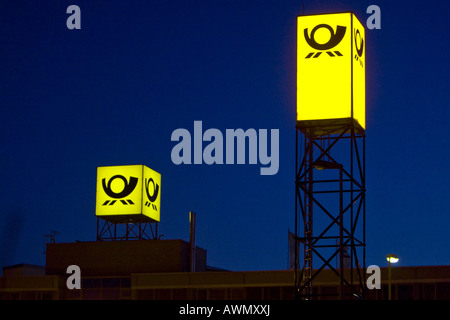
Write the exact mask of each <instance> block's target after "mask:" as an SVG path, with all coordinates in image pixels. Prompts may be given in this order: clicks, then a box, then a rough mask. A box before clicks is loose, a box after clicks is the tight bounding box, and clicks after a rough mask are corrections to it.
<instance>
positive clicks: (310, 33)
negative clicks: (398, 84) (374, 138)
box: [297, 12, 365, 130]
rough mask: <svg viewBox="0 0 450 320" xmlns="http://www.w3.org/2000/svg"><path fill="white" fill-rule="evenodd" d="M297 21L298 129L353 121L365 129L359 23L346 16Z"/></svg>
mask: <svg viewBox="0 0 450 320" xmlns="http://www.w3.org/2000/svg"><path fill="white" fill-rule="evenodd" d="M297 22H298V23H297V126H304V125H305V126H309V125H311V124H312V123H315V124H316V125H317V124H318V125H322V126H326V125H327V124H329V123H332V122H333V121H336V120H342V119H347V120H351V119H353V120H354V121H355V122H356V124H357V125H359V126H360V127H361V128H362V129H363V130H364V129H365V41H364V39H365V32H364V27H363V25H362V24H361V23H360V22H359V21H358V19H357V18H356V17H355V15H354V14H353V13H350V12H346V13H337V14H322V15H310V16H300V17H298V19H297ZM330 121H331V122H330Z"/></svg>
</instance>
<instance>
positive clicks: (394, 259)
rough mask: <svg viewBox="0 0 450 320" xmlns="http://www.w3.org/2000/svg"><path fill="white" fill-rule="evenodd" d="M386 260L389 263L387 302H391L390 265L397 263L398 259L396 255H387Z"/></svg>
mask: <svg viewBox="0 0 450 320" xmlns="http://www.w3.org/2000/svg"><path fill="white" fill-rule="evenodd" d="M386 259H387V261H388V262H389V269H388V274H389V276H388V291H389V300H391V263H397V262H398V260H399V259H398V256H397V255H396V254H388V255H387V256H386Z"/></svg>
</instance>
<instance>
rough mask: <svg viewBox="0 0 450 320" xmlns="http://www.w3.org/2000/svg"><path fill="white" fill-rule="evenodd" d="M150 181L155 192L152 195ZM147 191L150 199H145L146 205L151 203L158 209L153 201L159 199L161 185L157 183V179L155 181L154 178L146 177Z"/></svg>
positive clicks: (148, 205)
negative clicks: (149, 188)
mask: <svg viewBox="0 0 450 320" xmlns="http://www.w3.org/2000/svg"><path fill="white" fill-rule="evenodd" d="M150 183H152V184H153V194H152V195H150V192H149V190H148V187H149V186H150ZM145 192H146V193H147V199H148V201H145V206H147V207H150V205H151V206H152V208H153V209H154V210H158V208H157V207H156V205H155V204H153V203H152V202H155V200H156V199H158V194H159V185H158V184H157V183H155V181H153V179H152V178H148V179H147V178H146V179H145Z"/></svg>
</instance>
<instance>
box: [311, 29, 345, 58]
mask: <svg viewBox="0 0 450 320" xmlns="http://www.w3.org/2000/svg"><path fill="white" fill-rule="evenodd" d="M320 28H325V29H327V30H328V31H330V34H331V36H330V40H328V42H326V43H323V44H320V43H317V41H316V40H315V39H314V35H315V33H316V31H317V30H319V29H320ZM346 29H347V27H344V26H337V27H336V33H335V32H334V30H333V28H331V27H330V26H329V25H328V24H319V25H317V26H315V27H314V28H313V29H312V31H311V37H310V36H309V35H308V28H306V29H305V30H304V35H305V40H306V42H307V43H308V44H309V46H310V47H311V48H314V49H316V50H321V51H319V52H316V53H315V54H314V52H311V53H309V54H308V55H307V56H306V57H305V59H309V58H311V57H313V58H317V57H319V56H320V55H321V54H322V52H323V51H324V50H330V49H332V48H334V47H335V46H337V45H338V44H339V42H341V41H342V39H343V38H344V35H345V31H346ZM333 52H334V53H333ZM333 52H332V51H326V53H327V54H328V55H329V56H330V57H335V56H339V57H341V56H342V53H340V52H339V51H333Z"/></svg>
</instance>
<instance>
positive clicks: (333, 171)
mask: <svg viewBox="0 0 450 320" xmlns="http://www.w3.org/2000/svg"><path fill="white" fill-rule="evenodd" d="M340 122H341V123H336V125H330V126H329V127H328V128H327V127H324V126H323V125H320V126H318V127H315V126H313V125H308V126H301V125H297V128H296V129H297V130H296V177H295V195H296V196H295V197H296V202H295V235H296V241H297V244H298V245H299V246H300V247H302V249H303V250H301V251H300V252H303V264H302V265H301V266H297V265H296V266H295V275H296V277H295V278H296V279H295V289H296V296H297V297H298V298H304V299H314V298H317V297H321V296H324V295H327V294H330V293H324V292H319V291H318V290H314V289H315V288H314V286H313V283H314V280H316V279H317V277H318V275H319V274H320V272H321V271H322V270H323V269H324V268H329V269H331V270H332V272H333V274H335V275H336V276H337V278H338V280H339V281H338V283H339V288H338V290H337V292H335V294H336V295H337V296H338V297H339V298H341V299H349V298H352V297H357V298H364V296H365V290H364V288H365V246H366V244H365V131H364V130H363V129H362V128H361V127H359V126H357V124H355V122H354V121H350V119H349V121H348V123H345V121H340ZM332 151H333V152H332ZM313 222H314V224H313ZM299 226H303V230H299ZM302 231H303V232H302ZM296 261H297V259H296ZM334 261H336V265H334ZM333 294H334V293H333V292H332V293H331V295H333Z"/></svg>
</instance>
